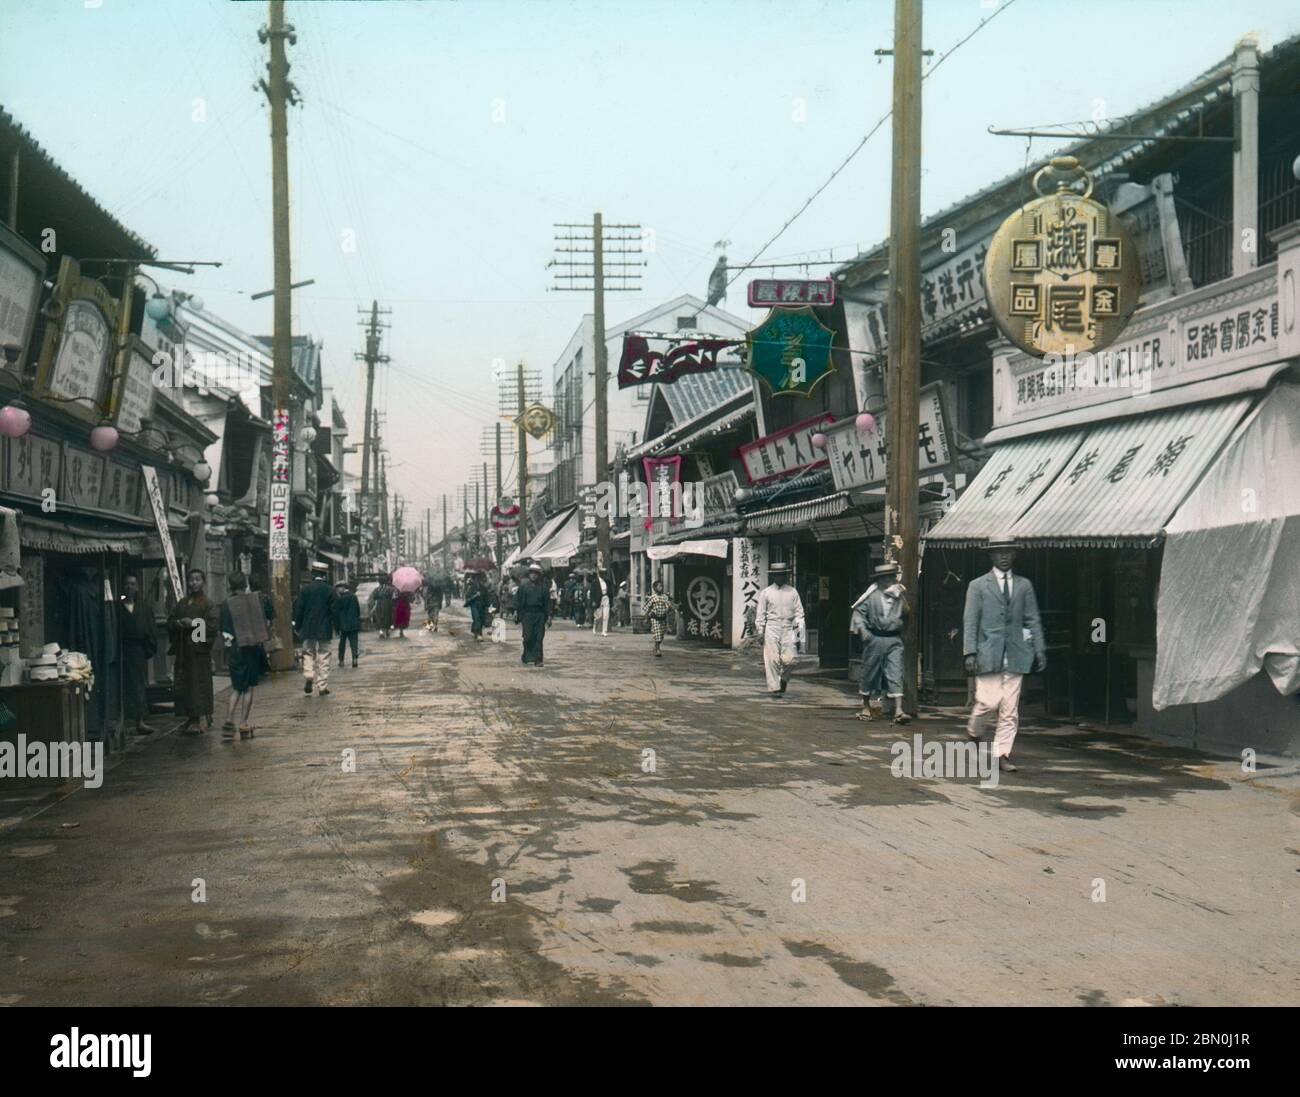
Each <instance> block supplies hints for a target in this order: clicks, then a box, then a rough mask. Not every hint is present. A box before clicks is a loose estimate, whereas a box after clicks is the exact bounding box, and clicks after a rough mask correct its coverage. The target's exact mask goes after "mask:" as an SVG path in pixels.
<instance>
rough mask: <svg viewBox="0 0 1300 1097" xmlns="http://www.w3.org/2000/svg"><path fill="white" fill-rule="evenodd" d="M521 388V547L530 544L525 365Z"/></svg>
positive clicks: (519, 374) (520, 363) (519, 376)
mask: <svg viewBox="0 0 1300 1097" xmlns="http://www.w3.org/2000/svg"><path fill="white" fill-rule="evenodd" d="M516 376H517V378H518V386H519V420H518V422H519V547H520V548H521V549H522V548H523V546H524V545H526V544H527V543H528V432H527V431H526V430H524V407H525V404H524V399H525V396H524V363H523V360H522V359H521V360H520V362H519V372H518V374H517V375H516Z"/></svg>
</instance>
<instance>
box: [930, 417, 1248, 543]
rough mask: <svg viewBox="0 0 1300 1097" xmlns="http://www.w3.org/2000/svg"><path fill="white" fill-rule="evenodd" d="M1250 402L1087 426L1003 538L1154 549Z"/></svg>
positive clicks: (1022, 540) (1032, 541) (1029, 541)
mask: <svg viewBox="0 0 1300 1097" xmlns="http://www.w3.org/2000/svg"><path fill="white" fill-rule="evenodd" d="M1255 399H1256V397H1255V396H1254V395H1251V396H1239V397H1236V398H1234V399H1231V400H1221V401H1217V402H1214V403H1210V404H1194V405H1192V406H1190V407H1184V408H1179V409H1177V410H1174V411H1167V412H1161V413H1158V414H1156V415H1145V416H1141V417H1139V418H1136V419H1120V420H1115V421H1113V422H1109V423H1103V424H1101V425H1099V426H1097V427H1094V428H1093V429H1092V430H1090V431H1089V432H1088V435H1087V437H1086V438H1085V439H1084V440H1083V443H1082V444H1081V445H1079V446H1078V447H1077V452H1076V453H1075V454H1074V457H1073V460H1072V461H1071V462H1070V464H1069V466H1068V467H1067V468H1065V469H1064V470H1062V471H1061V473H1060V475H1058V476H1057V477H1056V479H1055V481H1054V482H1053V483H1052V485H1051V486H1050V487H1049V488H1047V490H1046V491H1044V492H1043V493H1042V495H1041V497H1040V498H1039V499H1038V501H1037V502H1036V503H1035V504H1034V505H1033V507H1032V508H1031V509H1030V510H1029V513H1028V514H1025V515H1024V516H1023V517H1022V518H1021V519H1020V520H1019V521H1018V522H1017V523H1016V524H1015V525H1014V526H1012V527H1011V530H1010V532H1011V535H1012V536H1013V537H1014V538H1015V539H1016V540H1018V541H1021V542H1022V543H1024V544H1027V545H1044V546H1052V547H1071V546H1081V545H1093V546H1103V547H1120V546H1138V547H1142V546H1148V545H1153V544H1155V543H1157V542H1158V541H1159V540H1160V538H1161V537H1162V536H1163V532H1162V531H1163V530H1164V527H1165V524H1166V523H1167V522H1168V521H1169V519H1170V518H1171V517H1173V514H1174V511H1176V510H1177V509H1178V507H1179V506H1180V504H1181V503H1182V501H1183V500H1184V499H1185V498H1187V495H1188V494H1189V493H1190V492H1191V490H1192V488H1193V487H1194V486H1195V485H1196V483H1197V482H1198V481H1199V480H1200V478H1201V475H1202V473H1204V471H1205V470H1206V468H1208V467H1209V465H1210V462H1212V461H1213V460H1214V459H1215V457H1216V456H1217V455H1218V452H1219V450H1220V449H1222V448H1223V444H1224V442H1225V441H1227V438H1228V435H1229V434H1231V433H1232V430H1233V428H1234V427H1236V425H1237V424H1238V423H1240V422H1241V419H1242V416H1244V415H1245V414H1246V411H1247V409H1248V408H1249V407H1250V405H1251V404H1252V403H1253V402H1254V400H1255ZM1013 444H1014V443H1013ZM994 460H996V458H995V459H994ZM981 475H982V473H981ZM954 509H955V508H954Z"/></svg>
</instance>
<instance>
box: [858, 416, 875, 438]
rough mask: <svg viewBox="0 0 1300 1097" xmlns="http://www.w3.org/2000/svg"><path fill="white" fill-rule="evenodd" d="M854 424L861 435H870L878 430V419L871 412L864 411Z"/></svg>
mask: <svg viewBox="0 0 1300 1097" xmlns="http://www.w3.org/2000/svg"><path fill="white" fill-rule="evenodd" d="M854 422H855V423H856V424H857V427H858V433H859V434H870V433H871V432H872V431H874V430H875V429H876V417H875V416H874V415H872V414H871V412H869V411H864V412H863V413H862V414H861V415H859V416H858V417H857V419H855V420H854Z"/></svg>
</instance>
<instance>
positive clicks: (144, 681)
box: [117, 575, 158, 735]
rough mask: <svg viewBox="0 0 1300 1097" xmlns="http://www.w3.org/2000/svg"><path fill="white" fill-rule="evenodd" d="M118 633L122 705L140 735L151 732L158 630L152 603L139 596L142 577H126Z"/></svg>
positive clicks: (152, 730)
mask: <svg viewBox="0 0 1300 1097" xmlns="http://www.w3.org/2000/svg"><path fill="white" fill-rule="evenodd" d="M117 610H118V630H117V631H118V635H119V636H120V637H121V640H122V688H123V690H124V691H125V696H124V697H123V698H122V700H123V706H124V708H125V710H126V715H127V718H128V719H131V720H134V721H135V733H136V734H137V735H152V734H153V732H154V729H153V728H151V727H150V726H149V725H148V724H147V723H145V718H146V717H147V716H148V715H149V698H148V687H149V660H150V659H152V658H153V657H154V656H155V655H156V654H157V653H158V630H157V627H156V626H155V625H154V619H153V606H152V605H150V604H149V603H148V602H147V601H146V600H145V599H144V598H142V597H141V596H140V580H139V579H137V578H136V577H135V576H134V575H128V576H127V577H126V588H125V592H124V593H123V595H122V600H121V601H120V602H119V603H118V605H117Z"/></svg>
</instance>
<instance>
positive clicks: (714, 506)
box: [700, 469, 740, 522]
mask: <svg viewBox="0 0 1300 1097" xmlns="http://www.w3.org/2000/svg"><path fill="white" fill-rule="evenodd" d="M739 487H740V481H739V480H738V479H737V478H736V474H735V473H734V472H733V471H732V470H731V469H728V470H727V471H726V472H723V473H719V474H718V475H717V476H710V477H709V478H708V479H707V480H705V481H704V483H703V484H702V485H701V487H700V491H701V493H702V494H703V497H704V520H705V521H706V522H708V521H711V520H713V519H715V518H722V517H724V516H726V515H728V514H734V513H735V510H736V491H737V490H738V489H739Z"/></svg>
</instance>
